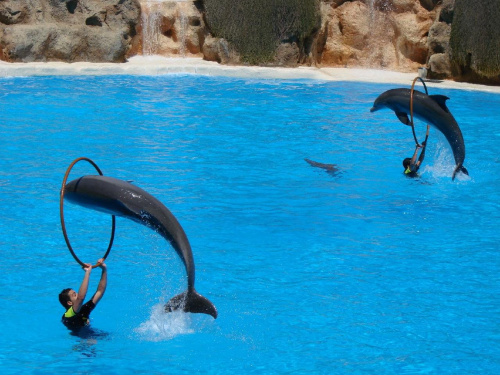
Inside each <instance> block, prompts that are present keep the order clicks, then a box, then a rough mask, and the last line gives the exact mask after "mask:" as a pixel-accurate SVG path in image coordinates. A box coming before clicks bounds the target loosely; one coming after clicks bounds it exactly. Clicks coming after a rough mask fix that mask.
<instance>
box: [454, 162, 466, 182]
mask: <svg viewBox="0 0 500 375" xmlns="http://www.w3.org/2000/svg"><path fill="white" fill-rule="evenodd" d="M458 172H462V173H463V174H465V175H467V176H468V175H469V171H468V170H467V168H465V167H464V166H463V165H457V166H456V167H455V170H454V171H453V175H452V176H451V180H452V181H453V180H454V179H455V176H456V174H457V173H458Z"/></svg>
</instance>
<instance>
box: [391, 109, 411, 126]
mask: <svg viewBox="0 0 500 375" xmlns="http://www.w3.org/2000/svg"><path fill="white" fill-rule="evenodd" d="M394 113H396V116H398V119H399V121H401V122H402V123H403V124H405V125H410V119H409V118H408V114H407V113H406V112H394Z"/></svg>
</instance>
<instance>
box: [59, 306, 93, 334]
mask: <svg viewBox="0 0 500 375" xmlns="http://www.w3.org/2000/svg"><path fill="white" fill-rule="evenodd" d="M94 308H95V303H94V302H92V299H91V300H90V301H88V302H87V303H85V304H84V305H83V306H82V307H81V308H80V311H79V312H77V313H75V311H74V310H73V306H71V307H70V308H69V309H68V310H67V311H66V312H65V313H64V314H63V316H62V318H61V320H62V322H63V324H64V325H65V326H66V327H68V328H69V329H73V330H74V329H79V328H81V327H84V326H86V325H87V324H89V322H90V320H89V316H90V313H91V312H92V310H94Z"/></svg>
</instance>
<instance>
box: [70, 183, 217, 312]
mask: <svg viewBox="0 0 500 375" xmlns="http://www.w3.org/2000/svg"><path fill="white" fill-rule="evenodd" d="M64 198H66V199H67V200H68V201H70V202H73V203H76V204H78V205H80V206H84V207H88V208H91V209H94V210H97V211H101V212H105V213H109V214H112V215H116V216H121V217H125V218H128V219H131V220H133V221H136V222H138V223H141V224H143V225H145V226H147V227H149V228H151V229H153V230H155V231H157V232H158V233H159V234H160V235H161V236H163V237H164V238H165V239H166V240H168V241H169V242H170V244H171V245H172V247H173V248H174V249H175V251H176V252H177V255H179V257H180V258H181V260H182V262H183V263H184V266H185V267H186V273H187V284H188V285H187V291H185V292H184V293H181V294H179V295H177V296H175V297H173V298H172V299H171V300H170V301H168V303H167V304H166V305H165V310H166V311H174V310H177V309H179V308H183V310H184V311H185V312H192V313H204V314H209V315H212V316H213V317H214V319H215V318H217V309H216V308H215V306H214V305H213V304H212V303H211V302H210V301H209V300H208V299H206V298H205V297H203V296H202V295H200V294H198V293H197V292H196V290H195V288H194V274H195V273H194V259H193V253H192V251H191V246H190V245H189V241H188V239H187V236H186V234H185V233H184V230H183V229H182V227H181V225H180V224H179V222H178V221H177V219H176V218H175V217H174V215H173V214H172V213H171V212H170V211H169V209H168V208H167V207H165V206H164V205H163V204H162V203H161V202H160V201H159V200H158V199H156V198H155V197H153V196H152V195H150V194H149V193H147V192H146V191H144V190H143V189H141V188H139V187H137V186H135V185H132V184H131V183H129V182H126V181H122V180H118V179H116V178H112V177H106V176H83V177H80V178H78V179H76V180H73V181H71V182H69V183H67V184H66V186H65V188H64Z"/></svg>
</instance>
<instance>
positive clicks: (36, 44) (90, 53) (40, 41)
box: [0, 0, 140, 62]
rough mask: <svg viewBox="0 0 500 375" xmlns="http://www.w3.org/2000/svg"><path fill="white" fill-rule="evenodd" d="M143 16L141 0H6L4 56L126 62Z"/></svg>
mask: <svg viewBox="0 0 500 375" xmlns="http://www.w3.org/2000/svg"><path fill="white" fill-rule="evenodd" d="M139 21H140V4H139V2H138V0H2V1H0V59H2V60H5V61H9V62H32V61H42V62H45V61H66V62H75V61H89V62H123V61H125V56H126V54H127V52H128V50H129V48H130V46H131V42H132V38H133V37H134V36H135V35H136V34H137V32H136V26H137V25H138V23H139Z"/></svg>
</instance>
